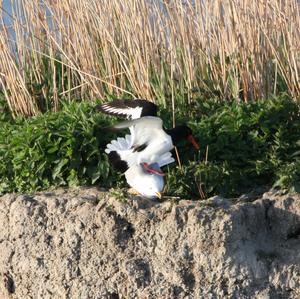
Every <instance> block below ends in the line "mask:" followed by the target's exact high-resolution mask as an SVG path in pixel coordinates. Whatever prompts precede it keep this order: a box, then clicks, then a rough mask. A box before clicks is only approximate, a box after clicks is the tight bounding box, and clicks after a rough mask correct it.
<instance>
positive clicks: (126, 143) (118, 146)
mask: <svg viewBox="0 0 300 299" xmlns="http://www.w3.org/2000/svg"><path fill="white" fill-rule="evenodd" d="M131 139H132V136H131V135H126V136H125V138H123V137H119V138H117V140H112V141H111V142H110V143H109V144H107V147H106V149H105V152H106V153H107V154H108V157H109V161H110V163H111V164H112V166H113V168H114V169H116V170H118V171H120V172H122V173H124V174H125V178H126V181H127V183H128V184H129V185H130V186H131V187H132V188H134V189H135V190H136V191H137V192H138V194H140V195H142V196H145V197H150V198H152V197H158V198H161V191H162V189H163V187H164V178H163V177H162V176H161V175H160V173H161V169H160V167H162V166H165V165H167V164H170V163H172V162H174V158H173V157H172V154H171V153H170V152H167V153H164V154H163V155H161V156H160V157H159V159H158V161H157V163H153V164H151V165H150V167H151V170H153V171H151V172H149V171H148V169H146V168H145V167H144V165H143V164H132V165H130V164H129V161H128V160H126V157H128V156H126V154H124V153H125V152H126V151H130V147H131V143H132V140H131ZM122 153H123V154H122ZM124 157H125V158H124ZM122 159H124V160H122Z"/></svg>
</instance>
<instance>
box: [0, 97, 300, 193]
mask: <svg viewBox="0 0 300 299" xmlns="http://www.w3.org/2000/svg"><path fill="white" fill-rule="evenodd" d="M182 103H184V102H182ZM191 107H192V108H190V109H188V110H187V109H186V107H185V106H184V105H182V106H180V105H178V106H177V107H176V109H177V110H176V119H177V123H182V122H187V123H188V125H189V126H190V127H191V128H192V129H193V132H194V135H195V137H196V139H197V140H198V142H199V144H200V147H201V149H200V151H199V152H195V150H194V149H192V148H190V147H189V146H188V144H187V143H186V142H182V144H180V145H179V146H178V150H179V156H180V160H181V167H179V166H178V165H176V164H175V163H174V164H173V165H170V166H168V169H166V172H167V174H168V175H167V178H166V188H165V194H167V195H170V196H176V197H181V198H194V199H202V198H206V197H208V196H212V195H215V194H221V195H224V196H237V195H239V194H241V193H244V192H247V191H250V190H251V189H253V188H255V187H257V186H262V185H263V186H265V185H267V186H272V185H273V186H275V187H280V188H289V189H290V190H293V191H298V192H299V182H300V154H299V153H300V141H299V132H300V108H299V106H298V104H297V103H296V102H294V101H292V100H291V99H289V98H287V97H286V96H285V95H283V96H281V97H278V98H274V99H270V100H264V101H257V102H250V103H237V102H234V101H233V102H226V103H224V102H221V101H219V100H214V99H211V100H205V101H204V100H202V99H201V98H198V99H194V100H193V102H192V105H191ZM161 116H162V117H163V119H164V123H165V124H166V127H170V126H171V113H170V111H167V110H164V109H162V112H161ZM115 121H116V120H115V119H114V118H112V117H108V116H105V115H103V114H101V113H96V112H95V109H94V104H90V103H76V102H73V103H65V104H62V109H61V111H60V112H57V113H46V114H43V115H39V116H36V117H34V118H31V119H24V118H20V119H16V120H15V121H12V120H10V121H3V122H2V126H1V127H0V157H1V159H0V193H4V192H12V191H18V192H30V191H34V190H40V189H46V188H49V187H50V186H51V187H53V186H61V185H69V186H73V185H100V186H103V187H118V188H120V187H123V186H124V185H125V183H126V182H125V180H124V179H123V178H122V177H121V176H120V175H119V174H118V173H117V172H115V171H113V170H111V169H110V166H109V163H108V160H107V156H106V155H105V154H104V148H105V145H106V144H107V143H108V142H109V141H110V140H111V139H113V138H115V137H116V135H117V136H120V135H122V133H121V132H118V133H117V134H116V135H115V134H114V133H108V132H107V131H103V129H102V128H103V127H105V126H108V125H109V124H110V123H112V122H115ZM124 134H125V132H124Z"/></svg>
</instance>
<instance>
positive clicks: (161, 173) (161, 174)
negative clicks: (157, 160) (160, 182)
mask: <svg viewBox="0 0 300 299" xmlns="http://www.w3.org/2000/svg"><path fill="white" fill-rule="evenodd" d="M141 164H142V166H143V167H144V169H145V170H146V171H147V172H149V173H153V174H156V175H159V176H165V174H164V173H163V172H162V171H161V170H156V169H153V168H151V167H150V165H149V164H148V163H146V162H143V163H141Z"/></svg>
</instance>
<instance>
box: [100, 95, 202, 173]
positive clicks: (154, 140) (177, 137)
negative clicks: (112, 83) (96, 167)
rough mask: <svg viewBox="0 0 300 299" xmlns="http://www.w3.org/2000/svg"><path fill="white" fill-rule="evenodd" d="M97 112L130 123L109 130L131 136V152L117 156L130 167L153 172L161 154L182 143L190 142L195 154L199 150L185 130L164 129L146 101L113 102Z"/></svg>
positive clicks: (150, 104)
mask: <svg viewBox="0 0 300 299" xmlns="http://www.w3.org/2000/svg"><path fill="white" fill-rule="evenodd" d="M97 109H98V110H100V111H101V112H103V113H106V114H110V115H114V116H119V117H123V118H127V119H129V120H127V121H124V122H121V123H119V124H116V125H113V126H111V127H110V128H112V129H124V128H129V130H130V133H131V136H132V138H131V146H130V149H129V150H128V151H126V152H122V153H119V154H120V155H121V160H126V161H127V163H128V165H129V166H132V165H134V164H143V166H144V167H145V169H147V170H148V171H149V172H153V171H154V170H153V169H151V167H150V164H152V163H156V162H157V161H158V160H159V158H160V156H161V155H162V154H164V153H166V152H169V151H171V150H172V149H173V148H174V145H176V144H177V143H178V142H180V141H181V140H183V139H186V140H188V141H189V142H191V143H192V144H193V146H194V147H195V148H196V149H197V150H198V149H199V145H198V144H197V142H196V140H195V138H194V137H193V135H192V130H191V129H190V128H189V127H188V126H186V125H181V126H176V127H175V128H173V129H164V128H163V122H162V120H161V119H160V118H159V117H157V110H158V107H157V106H156V105H155V104H154V103H152V102H149V101H147V100H143V99H136V100H115V101H112V102H110V103H105V104H102V105H99V106H97ZM156 174H158V173H157V171H156ZM161 175H163V173H161Z"/></svg>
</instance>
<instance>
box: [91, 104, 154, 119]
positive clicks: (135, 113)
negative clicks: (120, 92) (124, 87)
mask: <svg viewBox="0 0 300 299" xmlns="http://www.w3.org/2000/svg"><path fill="white" fill-rule="evenodd" d="M96 108H97V109H98V110H99V111H101V112H103V113H106V114H110V115H114V116H118V117H122V118H127V119H137V118H140V117H143V116H156V115H157V106H156V105H155V104H154V103H152V102H150V101H147V100H143V99H136V100H114V101H112V102H109V103H105V104H102V105H99V106H97V107H96Z"/></svg>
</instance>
